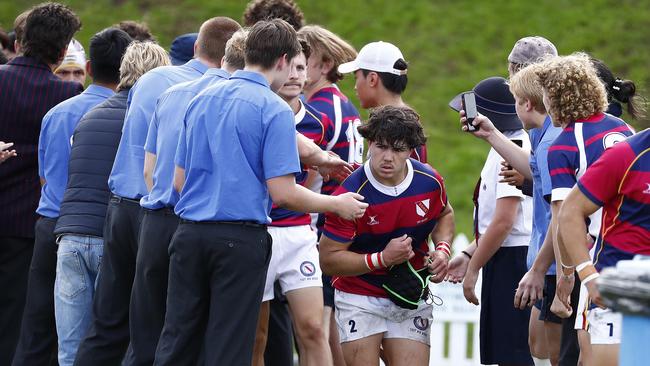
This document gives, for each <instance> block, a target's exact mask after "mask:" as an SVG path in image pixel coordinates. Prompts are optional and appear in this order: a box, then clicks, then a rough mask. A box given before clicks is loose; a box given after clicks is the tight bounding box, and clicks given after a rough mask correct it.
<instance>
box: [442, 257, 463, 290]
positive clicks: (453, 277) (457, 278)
mask: <svg viewBox="0 0 650 366" xmlns="http://www.w3.org/2000/svg"><path fill="white" fill-rule="evenodd" d="M467 266H469V258H468V257H467V256H466V255H465V254H460V255H457V256H456V257H454V259H452V260H451V261H450V262H449V270H448V271H447V277H446V278H445V280H447V281H449V282H451V283H461V282H463V278H465V273H467Z"/></svg>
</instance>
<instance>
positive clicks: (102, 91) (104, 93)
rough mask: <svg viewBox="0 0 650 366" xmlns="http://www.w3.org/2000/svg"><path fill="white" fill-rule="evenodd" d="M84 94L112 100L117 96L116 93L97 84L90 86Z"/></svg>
mask: <svg viewBox="0 0 650 366" xmlns="http://www.w3.org/2000/svg"><path fill="white" fill-rule="evenodd" d="M83 94H92V95H97V96H99V97H104V98H110V97H111V96H113V94H115V92H114V91H113V90H111V89H109V88H106V87H104V86H99V85H97V84H90V85H89V86H88V88H87V89H86V90H84V91H83Z"/></svg>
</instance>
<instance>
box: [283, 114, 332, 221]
mask: <svg viewBox="0 0 650 366" xmlns="http://www.w3.org/2000/svg"><path fill="white" fill-rule="evenodd" d="M301 105H302V107H301V108H300V110H299V111H298V113H296V115H295V116H294V118H295V122H296V131H297V132H298V133H301V134H303V135H304V136H305V137H307V138H309V139H311V140H312V141H314V143H315V144H316V145H318V146H320V148H321V149H323V150H325V148H326V146H327V143H328V141H329V140H327V136H326V128H325V126H327V125H331V121H330V120H329V118H327V116H326V115H325V114H324V113H321V112H319V111H318V110H316V108H314V107H312V106H310V105H309V104H308V103H304V102H301ZM307 173H308V169H307V168H305V167H303V170H302V172H300V173H299V174H297V175H296V183H297V184H300V185H303V186H304V185H305V183H306V180H307ZM270 217H271V224H270V226H283V227H287V226H299V225H309V224H311V217H310V216H309V214H307V213H303V212H296V211H291V210H287V209H285V208H282V207H278V206H276V205H275V204H273V206H272V209H271V214H270Z"/></svg>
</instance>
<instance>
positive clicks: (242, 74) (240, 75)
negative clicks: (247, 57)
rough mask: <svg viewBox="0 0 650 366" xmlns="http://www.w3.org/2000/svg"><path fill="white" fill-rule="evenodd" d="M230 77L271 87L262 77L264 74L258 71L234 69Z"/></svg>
mask: <svg viewBox="0 0 650 366" xmlns="http://www.w3.org/2000/svg"><path fill="white" fill-rule="evenodd" d="M230 78H231V79H244V80H249V81H252V82H254V83H257V84H260V85H262V86H265V87H267V88H270V87H271V86H270V85H269V82H268V81H267V80H266V78H265V77H264V75H262V74H260V73H259V72H255V71H246V70H237V71H235V73H234V74H232V76H231V77H230Z"/></svg>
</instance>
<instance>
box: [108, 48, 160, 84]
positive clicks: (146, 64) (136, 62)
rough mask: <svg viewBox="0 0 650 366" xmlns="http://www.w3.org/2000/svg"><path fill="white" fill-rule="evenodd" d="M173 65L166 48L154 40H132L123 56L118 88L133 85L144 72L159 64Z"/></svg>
mask: <svg viewBox="0 0 650 366" xmlns="http://www.w3.org/2000/svg"><path fill="white" fill-rule="evenodd" d="M168 65H171V61H170V60H169V55H167V51H165V49H164V48H162V47H160V46H159V45H157V44H155V43H153V42H138V41H134V42H132V43H131V44H130V45H129V47H127V49H126V51H125V52H124V56H122V63H121V64H120V83H119V84H118V85H117V90H124V89H128V88H130V87H132V86H133V85H134V84H135V82H136V81H138V79H139V78H140V76H142V75H143V74H144V73H146V72H147V71H149V70H151V69H155V68H156V67H158V66H168Z"/></svg>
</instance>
